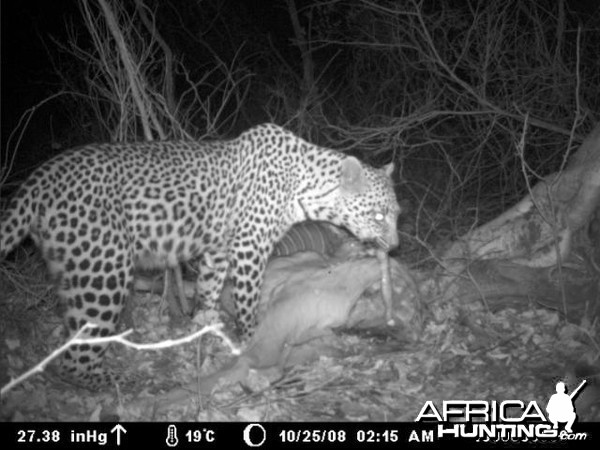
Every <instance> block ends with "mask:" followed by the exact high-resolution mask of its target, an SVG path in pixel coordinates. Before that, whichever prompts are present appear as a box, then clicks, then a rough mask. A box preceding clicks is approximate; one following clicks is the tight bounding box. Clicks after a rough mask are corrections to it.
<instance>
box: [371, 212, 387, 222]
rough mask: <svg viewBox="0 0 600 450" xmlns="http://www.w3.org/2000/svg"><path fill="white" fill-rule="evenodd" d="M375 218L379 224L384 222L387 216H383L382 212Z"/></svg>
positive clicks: (376, 214)
mask: <svg viewBox="0 0 600 450" xmlns="http://www.w3.org/2000/svg"><path fill="white" fill-rule="evenodd" d="M374 218H375V220H376V221H377V222H382V221H383V219H384V218H385V216H384V215H383V214H381V213H380V212H378V213H375V216H374Z"/></svg>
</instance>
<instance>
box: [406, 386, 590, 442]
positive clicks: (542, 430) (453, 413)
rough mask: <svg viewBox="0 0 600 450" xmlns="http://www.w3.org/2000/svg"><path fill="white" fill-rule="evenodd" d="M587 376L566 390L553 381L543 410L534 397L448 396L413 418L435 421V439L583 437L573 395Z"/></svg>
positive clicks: (424, 421) (520, 439) (428, 421)
mask: <svg viewBox="0 0 600 450" xmlns="http://www.w3.org/2000/svg"><path fill="white" fill-rule="evenodd" d="M585 383H586V380H583V381H582V382H581V384H579V386H578V387H577V388H576V389H575V390H574V391H573V392H572V393H571V394H567V392H566V386H565V383H563V382H562V381H560V382H558V383H556V393H555V394H552V396H551V397H550V399H549V400H548V404H547V405H546V414H545V413H544V412H543V411H542V409H541V408H540V407H539V405H538V404H537V402H536V401H530V402H529V403H527V404H526V403H525V402H523V401H521V400H505V401H501V402H497V401H485V400H447V401H443V402H442V407H441V410H440V409H438V408H437V407H436V406H435V404H434V403H433V402H432V401H427V402H425V405H423V407H422V408H421V411H420V412H419V415H418V416H417V418H416V419H415V422H421V423H427V424H429V423H437V427H436V429H435V430H434V431H435V432H436V437H437V439H443V438H446V439H447V438H469V439H475V440H477V441H483V442H488V441H496V442H498V441H505V442H506V441H512V442H515V441H522V442H530V441H540V440H543V439H547V440H554V441H556V440H559V441H584V440H586V439H587V438H588V433H577V432H573V423H574V422H575V420H576V419H577V414H576V412H575V407H574V405H573V399H574V398H575V397H576V396H577V395H578V394H579V392H580V391H581V389H582V388H583V387H584V385H585Z"/></svg>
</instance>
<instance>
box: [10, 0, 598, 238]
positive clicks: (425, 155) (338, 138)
mask: <svg viewBox="0 0 600 450" xmlns="http://www.w3.org/2000/svg"><path fill="white" fill-rule="evenodd" d="M83 3H84V2H79V1H64V0H55V1H32V0H20V1H9V2H5V1H3V2H2V4H1V7H2V61H1V64H2V65H1V67H2V158H1V160H0V161H1V163H2V167H3V172H2V175H3V177H0V181H1V182H2V183H3V184H2V197H4V198H5V197H6V195H7V194H8V193H10V192H11V191H12V190H13V189H14V186H15V185H16V183H17V182H19V181H21V180H22V179H23V177H24V176H26V175H27V174H28V173H29V172H30V171H31V169H32V168H33V167H35V166H36V165H37V164H39V163H40V162H41V161H43V160H46V159H48V158H49V157H51V156H53V155H54V154H56V153H58V152H60V151H62V150H64V149H66V148H69V147H72V146H75V145H80V144H84V143H88V142H94V141H114V140H134V139H147V138H149V136H148V133H147V132H146V133H145V132H144V128H143V127H142V125H141V123H142V122H143V120H144V119H145V117H143V114H141V113H140V112H139V111H138V110H137V107H138V105H136V103H135V102H134V101H133V100H132V99H131V94H130V92H129V91H128V87H129V86H128V84H127V82H125V81H123V80H126V79H127V78H126V76H125V75H124V73H125V72H124V70H123V66H122V63H121V62H120V61H119V58H118V55H119V52H118V48H117V46H116V45H115V43H114V42H111V40H110V39H111V34H110V32H107V25H106V18H105V16H104V15H103V14H102V11H101V8H100V7H99V6H98V3H97V2H96V1H93V0H90V1H89V2H87V5H88V8H89V9H88V11H89V15H90V19H89V20H88V22H86V21H85V20H84V19H83V16H84V14H83V12H84V8H83V7H82V6H81V5H82V4H83ZM108 4H111V5H113V7H114V8H115V9H116V11H117V23H118V26H119V29H120V30H122V32H123V35H124V36H125V37H126V43H127V45H128V48H129V57H130V59H131V61H132V62H133V63H134V65H135V66H136V68H137V70H138V72H137V73H138V75H139V79H138V83H139V85H140V86H142V88H143V90H145V91H146V92H148V93H149V95H148V99H149V100H147V101H149V102H154V103H153V108H155V109H156V110H160V111H161V112H160V114H158V116H159V118H158V127H157V128H155V129H153V131H157V129H159V130H160V132H157V133H155V134H153V135H152V136H151V137H152V138H155V139H160V138H181V137H184V138H205V137H211V138H221V137H231V136H234V135H236V134H238V133H239V132H241V131H243V130H244V129H246V128H248V127H250V126H252V125H255V124H258V123H261V122H265V121H273V122H276V123H278V124H280V125H284V126H286V127H288V128H290V129H291V130H293V131H295V132H297V133H298V134H300V135H302V136H303V137H305V138H307V139H309V140H311V141H313V142H315V143H319V144H322V145H326V146H329V147H333V148H337V149H341V150H344V151H348V152H351V153H353V154H357V155H359V156H360V157H361V158H363V159H365V160H367V161H369V162H370V163H372V164H374V165H382V164H384V163H387V162H389V161H391V160H394V161H395V162H396V167H397V170H396V173H395V180H396V182H397V185H398V194H399V196H400V197H401V198H402V199H403V200H408V202H409V203H410V204H411V205H412V206H411V208H410V211H409V222H410V223H411V226H410V227H408V228H406V230H407V232H408V233H409V234H411V235H413V236H418V237H419V239H420V240H422V242H432V241H436V240H439V239H444V238H445V237H446V236H448V235H452V234H455V233H456V232H459V231H460V230H461V229H464V227H470V226H472V225H473V224H474V223H479V222H482V221H484V220H487V219H490V218H492V217H494V216H495V215H497V214H498V213H499V212H501V211H502V210H504V209H506V208H507V207H508V206H510V205H511V204H513V203H514V202H515V201H516V200H517V199H518V198H520V197H521V196H522V195H523V194H524V193H525V192H526V190H527V186H528V183H529V184H533V183H535V182H536V180H538V179H539V178H540V177H543V176H544V175H547V174H549V173H552V172H554V171H556V170H560V168H561V167H562V164H563V163H564V158H565V156H568V154H569V152H571V151H572V150H573V149H575V148H576V147H577V145H578V144H579V143H580V142H581V140H582V138H583V137H584V136H585V135H586V133H587V132H589V130H590V129H591V128H592V127H593V126H594V125H595V124H596V123H597V121H598V118H599V117H600V87H599V86H600V58H599V57H598V56H599V55H600V11H599V4H598V2H597V1H595V0H587V1H586V0H578V1H575V0H531V1H526V2H524V1H521V0H423V1H411V0H343V1H342V0H331V1H328V0H323V1H309V0H273V1H266V0H265V1H261V0H196V1H178V0H138V1H134V0H126V1H122V2H108ZM118 5H120V8H117V6H118ZM140 7H145V9H144V13H143V15H140V10H139V9H140ZM142 17H145V18H146V19H149V20H150V23H151V26H152V27H155V30H156V32H152V31H151V29H152V28H151V27H148V25H147V24H146V25H144V23H143V20H141V18H142ZM92 33H96V36H98V38H97V39H96V40H94V39H92V37H91V36H92ZM157 37H160V42H158V40H157V39H155V38H157ZM165 49H168V51H165ZM167 53H168V54H169V56H167ZM102 55H104V56H102ZM111 57H114V59H113V60H110V58H111ZM103 61H104V64H103V63H102V62H103ZM168 73H171V75H168ZM58 92H63V93H62V94H61V95H58V96H56V97H53V98H51V99H50V100H49V101H47V102H45V103H43V104H41V105H40V106H39V107H38V108H37V109H36V110H35V112H34V113H33V115H31V120H30V121H29V122H27V123H26V125H27V126H23V125H24V123H23V122H22V123H21V126H20V127H17V124H18V123H19V120H20V118H21V117H22V115H23V113H24V112H25V111H26V110H27V109H28V108H31V107H33V106H34V105H37V104H39V102H41V101H43V100H44V99H48V98H49V97H50V96H51V95H54V94H56V93H58ZM175 124H176V125H175ZM15 129H17V130H18V132H16V133H13V135H12V137H11V132H13V130H15ZM146 131H147V130H146ZM9 138H10V139H9ZM521 140H523V141H524V144H525V145H524V146H523V148H524V151H523V152H519V151H518V150H517V148H518V145H517V143H518V142H519V141H521ZM11 161H12V164H9V163H10V162H11ZM9 168H10V170H9Z"/></svg>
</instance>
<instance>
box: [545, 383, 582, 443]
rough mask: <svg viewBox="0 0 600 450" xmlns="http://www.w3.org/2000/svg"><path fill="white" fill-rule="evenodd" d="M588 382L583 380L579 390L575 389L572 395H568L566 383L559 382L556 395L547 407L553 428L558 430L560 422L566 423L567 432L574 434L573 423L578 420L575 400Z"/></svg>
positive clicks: (553, 395)
mask: <svg viewBox="0 0 600 450" xmlns="http://www.w3.org/2000/svg"><path fill="white" fill-rule="evenodd" d="M585 383H586V380H583V381H582V382H581V384H580V385H579V386H577V389H575V390H574V391H573V392H572V393H571V394H570V395H569V394H567V393H566V387H565V383H563V382H562V381H559V382H558V383H556V394H552V397H550V400H548V406H546V412H547V413H548V419H549V420H550V422H552V425H553V426H552V428H553V429H557V428H558V422H566V423H567V424H566V425H565V431H566V432H567V433H572V432H573V430H572V429H571V427H572V426H573V422H575V419H576V418H577V414H575V407H574V406H573V399H574V398H575V396H576V395H577V394H578V393H579V391H580V390H581V388H582V387H583V385H584V384H585Z"/></svg>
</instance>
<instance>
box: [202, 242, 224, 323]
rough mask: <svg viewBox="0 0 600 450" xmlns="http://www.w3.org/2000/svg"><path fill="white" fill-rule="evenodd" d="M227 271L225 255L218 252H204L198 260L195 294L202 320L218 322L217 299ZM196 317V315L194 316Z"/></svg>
mask: <svg viewBox="0 0 600 450" xmlns="http://www.w3.org/2000/svg"><path fill="white" fill-rule="evenodd" d="M228 271H229V261H228V260H227V256H226V255H224V254H220V253H205V254H203V255H202V256H201V257H200V258H199V260H198V277H197V278H196V296H197V298H199V299H200V305H201V307H202V309H203V311H202V313H201V314H202V316H203V320H202V321H203V322H204V323H206V324H207V325H208V324H211V323H215V322H218V320H219V309H218V304H217V303H218V300H219V297H220V296H221V291H222V290H223V286H224V285H225V279H226V278H227V273H228ZM196 317H197V316H196Z"/></svg>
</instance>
